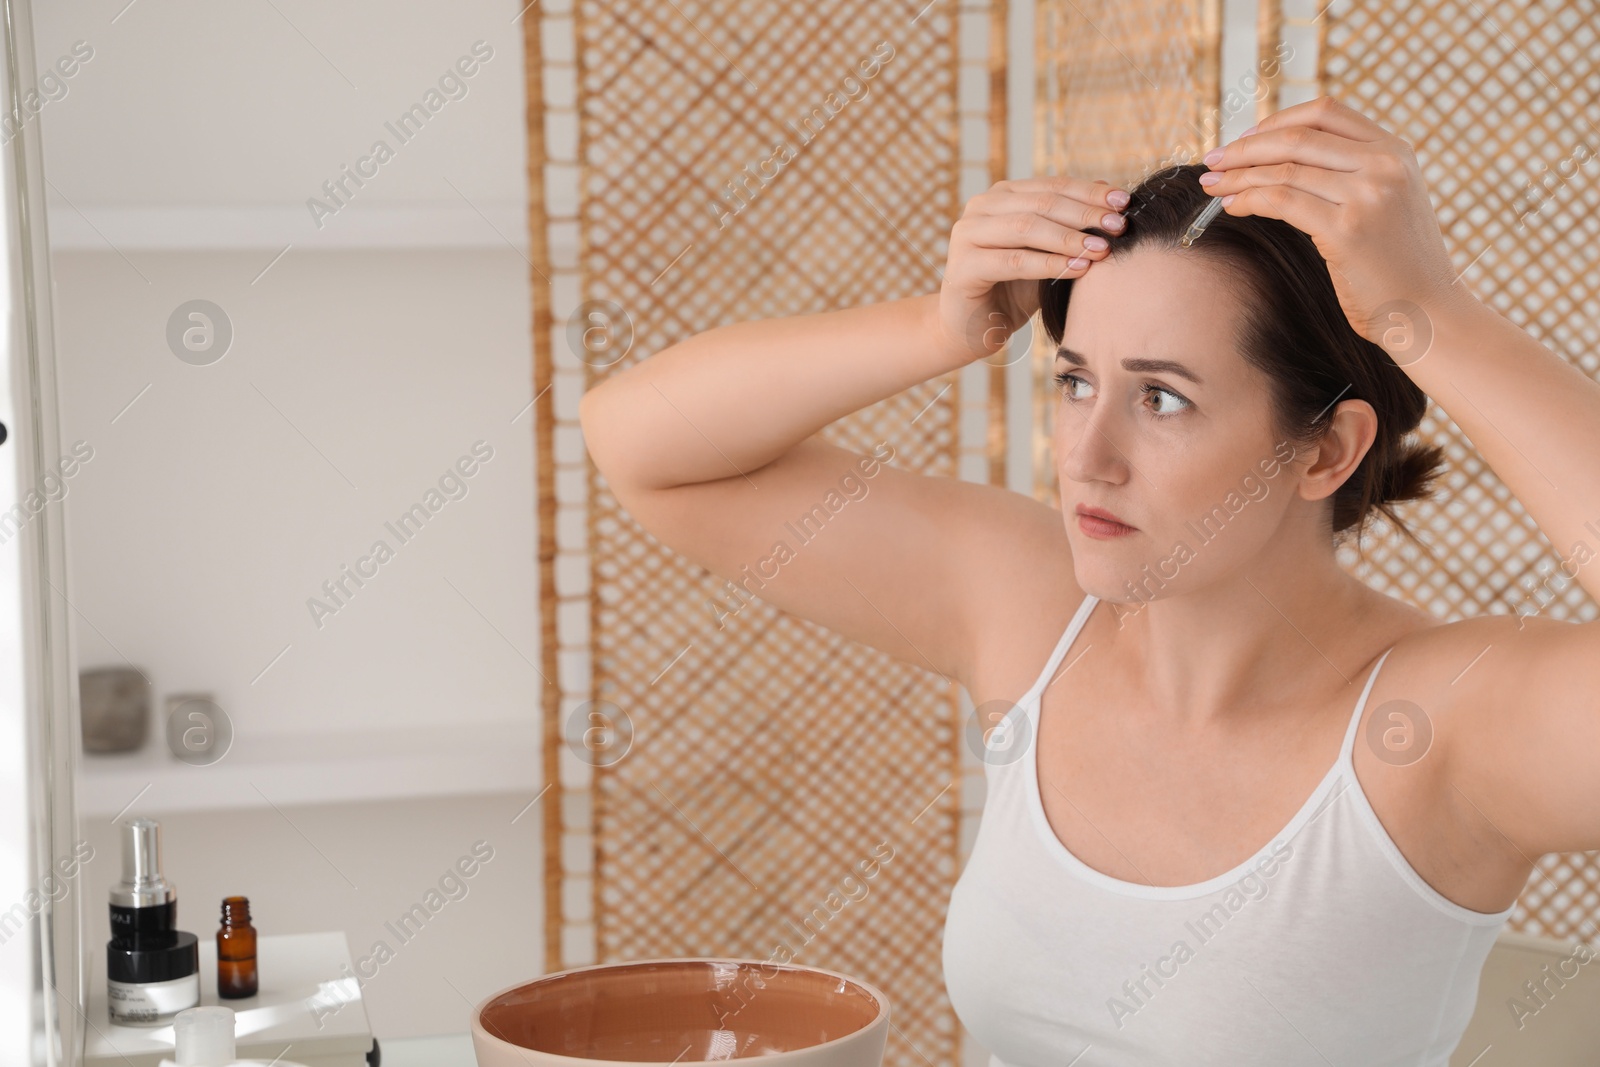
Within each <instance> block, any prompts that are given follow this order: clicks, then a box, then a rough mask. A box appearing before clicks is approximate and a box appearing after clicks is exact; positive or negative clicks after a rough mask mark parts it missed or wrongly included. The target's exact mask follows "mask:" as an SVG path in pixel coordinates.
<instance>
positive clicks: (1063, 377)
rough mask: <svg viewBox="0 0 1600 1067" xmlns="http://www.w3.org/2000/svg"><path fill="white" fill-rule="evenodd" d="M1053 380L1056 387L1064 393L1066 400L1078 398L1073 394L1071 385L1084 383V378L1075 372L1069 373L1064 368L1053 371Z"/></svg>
mask: <svg viewBox="0 0 1600 1067" xmlns="http://www.w3.org/2000/svg"><path fill="white" fill-rule="evenodd" d="M1055 382H1056V388H1057V389H1059V390H1061V391H1062V392H1063V393H1064V394H1065V395H1066V399H1068V400H1077V399H1079V398H1078V396H1076V395H1074V394H1073V392H1072V388H1073V386H1075V385H1083V384H1086V383H1085V382H1084V380H1083V379H1082V378H1080V377H1078V376H1077V375H1076V374H1069V373H1068V372H1067V371H1064V370H1063V371H1057V372H1056V373H1055Z"/></svg>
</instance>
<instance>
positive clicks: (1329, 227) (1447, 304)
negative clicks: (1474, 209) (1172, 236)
mask: <svg viewBox="0 0 1600 1067" xmlns="http://www.w3.org/2000/svg"><path fill="white" fill-rule="evenodd" d="M1218 153H1220V155H1219V154H1218ZM1205 162H1206V164H1207V165H1208V166H1210V167H1211V171H1210V173H1208V174H1207V175H1206V176H1205V177H1204V178H1202V185H1203V186H1204V188H1205V189H1206V191H1207V192H1209V193H1211V194H1212V195H1214V196H1222V197H1227V198H1231V199H1225V200H1224V204H1225V207H1224V209H1223V210H1225V211H1226V212H1227V213H1228V214H1230V215H1260V216H1265V217H1267V218H1274V219H1282V220H1283V221H1284V222H1287V223H1289V225H1291V226H1293V227H1295V228H1296V229H1298V230H1301V231H1303V232H1304V233H1306V234H1307V235H1309V236H1310V237H1311V239H1312V240H1313V241H1314V242H1316V246H1317V250H1318V251H1319V252H1321V253H1322V258H1323V259H1324V260H1326V261H1327V264H1328V272H1329V274H1330V275H1331V276H1332V278H1333V286H1334V289H1335V291H1336V292H1337V293H1338V297H1339V305H1340V307H1342V308H1343V309H1344V313H1345V317H1346V318H1348V319H1349V320H1350V325H1351V326H1352V327H1353V328H1354V329H1355V330H1356V332H1357V333H1359V334H1361V336H1363V337H1365V338H1366V339H1367V340H1369V341H1372V342H1373V343H1374V344H1378V345H1382V346H1384V347H1385V348H1386V349H1393V348H1395V347H1396V346H1395V345H1392V344H1390V343H1388V342H1390V341H1394V340H1397V337H1396V333H1395V332H1394V330H1395V327H1396V325H1397V323H1401V322H1402V320H1404V319H1405V318H1406V317H1408V316H1411V315H1414V314H1417V313H1419V312H1420V314H1421V315H1422V316H1423V317H1424V322H1423V323H1421V324H1415V323H1410V322H1406V323H1404V325H1406V326H1416V327H1417V328H1428V324H1427V321H1426V320H1427V319H1428V318H1429V317H1431V316H1436V315H1440V314H1445V313H1447V312H1448V311H1449V310H1450V309H1452V308H1454V307H1458V306H1460V305H1461V302H1462V301H1473V300H1475V299H1476V298H1475V297H1474V296H1472V294H1471V293H1470V292H1469V291H1468V290H1467V289H1466V287H1465V286H1462V285H1456V284H1454V283H1455V278H1456V275H1455V271H1454V269H1453V268H1452V267H1451V264H1450V257H1449V255H1448V254H1447V253H1446V251H1445V246H1444V238H1443V237H1442V236H1441V234H1440V232H1439V223H1438V220H1437V219H1436V218H1435V217H1434V213H1433V204H1432V203H1431V202H1430V201H1429V199H1428V189H1427V186H1426V185H1425V184H1424V182H1423V180H1422V172H1421V170H1420V168H1419V167H1418V166H1417V159H1416V156H1415V155H1414V154H1413V153H1412V151H1411V146H1410V145H1409V144H1408V143H1406V142H1405V141H1404V140H1402V139H1401V138H1399V137H1396V136H1395V135H1394V134H1392V133H1390V132H1389V131H1388V130H1385V129H1384V128H1383V127H1381V126H1379V125H1378V124H1377V123H1375V122H1373V121H1372V120H1371V119H1369V118H1367V117H1366V116H1365V115H1362V114H1361V113H1360V112H1358V111H1355V110H1353V109H1352V108H1350V107H1347V106H1346V105H1344V104H1341V103H1340V102H1339V101H1337V100H1335V99H1333V98H1332V97H1327V96H1324V97H1319V98H1317V99H1316V100H1309V101H1307V102H1305V103H1303V104H1296V105H1294V106H1293V107H1288V108H1285V109H1283V110H1282V111H1279V112H1277V113H1276V114H1273V115H1269V116H1268V117H1267V118H1265V119H1263V120H1262V121H1261V123H1260V124H1259V125H1258V126H1256V127H1254V128H1253V132H1251V133H1250V134H1248V135H1246V136H1243V137H1240V138H1239V139H1237V140H1235V141H1233V142H1231V143H1229V144H1226V145H1224V146H1223V147H1221V148H1219V149H1215V150H1213V151H1212V152H1210V153H1207V155H1206V159H1205ZM1212 175H1215V177H1216V178H1217V179H1218V180H1217V181H1215V182H1214V183H1212V184H1209V185H1207V184H1205V181H1206V179H1207V178H1210V177H1211V176H1212ZM1202 240H1204V238H1202ZM1400 347H1402V348H1403V347H1404V346H1403V344H1402V345H1401V346H1400ZM1395 355H1396V358H1397V361H1398V360H1399V359H1400V357H1399V354H1398V353H1395Z"/></svg>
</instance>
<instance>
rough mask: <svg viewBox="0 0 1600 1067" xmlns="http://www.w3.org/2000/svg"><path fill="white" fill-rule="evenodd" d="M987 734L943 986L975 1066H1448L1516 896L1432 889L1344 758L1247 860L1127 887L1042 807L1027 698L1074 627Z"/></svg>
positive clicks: (1079, 618)
mask: <svg viewBox="0 0 1600 1067" xmlns="http://www.w3.org/2000/svg"><path fill="white" fill-rule="evenodd" d="M1096 602H1097V598H1095V597H1093V596H1088V597H1085V598H1084V602H1083V605H1082V606H1081V607H1080V608H1079V609H1078V612H1077V614H1076V615H1075V616H1073V619H1072V622H1071V623H1070V624H1068V626H1067V630H1066V632H1065V633H1064V634H1062V636H1061V640H1060V641H1059V643H1058V644H1057V645H1056V648H1055V651H1054V652H1052V653H1051V656H1050V660H1049V662H1048V663H1047V664H1046V665H1045V669H1044V671H1043V672H1041V673H1040V675H1039V678H1038V680H1037V681H1035V682H1034V684H1033V687H1032V688H1030V689H1029V690H1028V692H1027V693H1026V694H1025V695H1024V696H1023V697H1022V699H1021V700H1020V701H1019V702H1018V705H1019V707H1018V710H1017V711H1015V712H1013V713H1012V714H1011V716H1009V717H1008V720H1007V721H1004V722H1003V723H1002V724H1001V725H1000V726H997V727H996V728H995V729H994V730H992V731H991V732H990V734H989V737H988V738H987V740H986V742H985V760H984V776H985V779H986V781H987V788H988V792H987V796H986V799H985V801H984V809H983V817H982V821H981V822H980V823H979V826H978V833H977V837H976V839H975V840H974V842H973V847H972V853H971V855H970V856H969V857H968V859H967V862H966V865H965V867H963V869H962V871H961V876H960V878H959V879H958V881H957V882H956V885H955V887H954V889H953V890H952V892H951V896H950V905H949V912H948V915H947V917H946V923H945V930H944V945H943V954H944V976H945V986H946V989H947V990H948V992H949V996H950V1002H951V1005H952V1007H953V1008H954V1009H955V1012H956V1015H957V1016H958V1017H959V1018H960V1020H961V1022H962V1023H963V1024H964V1025H965V1026H966V1027H967V1029H968V1030H970V1031H971V1032H972V1035H973V1036H974V1037H975V1038H977V1040H978V1041H979V1042H980V1043H981V1044H982V1045H983V1046H984V1047H985V1048H986V1049H988V1050H989V1052H990V1053H991V1054H992V1056H991V1059H990V1060H989V1067H1068V1065H1071V1067H1167V1065H1171V1067H1179V1065H1183V1067H1194V1065H1198V1064H1218V1065H1222V1064H1226V1065H1228V1067H1239V1065H1241V1064H1272V1065H1273V1067H1291V1065H1298V1064H1306V1065H1308V1067H1312V1065H1314V1067H1328V1065H1330V1064H1333V1065H1337V1067H1347V1065H1348V1067H1355V1065H1360V1067H1388V1065H1392V1067H1400V1065H1402V1064H1403V1065H1405V1067H1447V1065H1448V1061H1449V1057H1450V1053H1451V1050H1452V1049H1454V1048H1455V1046H1456V1044H1457V1042H1459V1041H1460V1039H1461V1034H1462V1031H1463V1030H1465V1029H1466V1026H1467V1020H1468V1018H1469V1017H1470V1016H1471V1015H1472V1011H1473V1007H1474V1004H1475V1003H1476V1000H1477V993H1478V976H1479V974H1480V972H1481V971H1482V969H1483V963H1484V959H1485V958H1486V957H1487V956H1488V953H1489V949H1490V947H1491V946H1492V945H1493V943H1494V940H1495V937H1496V935H1497V934H1498V933H1499V931H1500V928H1501V927H1502V926H1503V925H1504V924H1505V921H1506V919H1507V918H1509V917H1510V915H1511V912H1512V910H1513V909H1514V908H1515V907H1516V905H1515V904H1513V905H1512V906H1511V907H1509V908H1506V909H1505V910H1504V911H1501V912H1496V913H1494V914H1488V913H1485V912H1479V911H1473V910H1471V909H1469V908H1465V907H1462V906H1461V905H1459V904H1456V903H1454V902H1453V901H1451V900H1449V899H1447V898H1446V897H1444V896H1443V895H1442V894H1440V893H1439V892H1438V891H1437V890H1435V889H1434V888H1433V887H1431V886H1429V885H1428V883H1427V882H1425V881H1424V880H1423V879H1422V877H1421V876H1420V875H1418V874H1417V872H1416V871H1415V870H1413V869H1412V867H1411V865H1410V864H1409V863H1408V862H1407V861H1406V859H1405V857H1404V856H1403V855H1402V854H1401V852H1400V850H1399V849H1398V848H1397V847H1396V846H1395V844H1394V842H1393V841H1392V840H1391V839H1390V837H1389V835H1388V833H1387V832H1386V831H1385V830H1384V828H1383V824H1382V823H1381V822H1380V821H1379V820H1378V817H1377V815H1376V814H1375V813H1374V812H1373V810H1372V806H1371V804H1370V803H1368V801H1367V797H1366V794H1365V793H1364V792H1363V791H1362V788H1361V783H1360V782H1359V780H1358V779H1357V778H1356V775H1355V769H1354V765H1353V764H1352V762H1351V753H1352V751H1353V744H1354V740H1355V736H1356V728H1357V725H1358V724H1359V723H1360V720H1361V712H1362V709H1363V708H1364V707H1365V705H1366V702H1367V694H1368V693H1370V692H1371V691H1372V683H1373V681H1374V679H1376V678H1377V676H1378V671H1379V669H1381V668H1382V667H1383V661H1384V659H1387V658H1388V655H1389V653H1388V652H1385V653H1384V654H1383V656H1382V657H1380V658H1379V660H1378V662H1377V663H1376V664H1375V665H1374V666H1373V668H1372V672H1371V674H1370V675H1368V677H1367V683H1366V686H1365V688H1363V689H1362V691H1361V697H1360V699H1359V700H1358V701H1357V702H1356V708H1355V712H1354V714H1353V715H1352V716H1351V719H1350V725H1349V727H1348V728H1347V729H1346V731H1345V736H1344V744H1343V745H1342V747H1341V748H1340V749H1339V758H1338V759H1337V760H1336V761H1335V762H1334V765H1333V766H1332V767H1331V768H1329V770H1328V773H1327V774H1326V776H1324V778H1323V780H1322V782H1321V783H1320V784H1319V785H1318V786H1317V787H1316V789H1315V790H1313V791H1312V793H1311V796H1310V797H1309V798H1307V800H1306V801H1305V804H1304V805H1303V806H1302V807H1301V809H1300V810H1299V811H1298V812H1297V813H1296V814H1295V816H1294V817H1293V818H1292V819H1290V820H1289V824H1288V825H1287V826H1285V827H1284V828H1283V829H1282V831H1280V832H1279V833H1278V834H1277V835H1276V836H1275V837H1274V838H1273V839H1272V841H1270V842H1268V844H1266V845H1264V846H1263V847H1262V848H1261V850H1260V851H1259V852H1257V853H1256V855H1255V856H1254V857H1252V858H1251V859H1249V860H1246V861H1245V862H1244V863H1241V864H1240V865H1239V866H1237V867H1235V868H1234V869H1233V870H1231V871H1228V872H1227V873H1225V874H1219V875H1217V876H1216V877H1215V878H1210V879H1207V880H1206V881H1204V882H1199V883H1196V884H1194V885H1184V886H1150V885H1142V884H1138V883H1134V882H1126V881H1123V880H1121V879H1119V878H1113V877H1111V876H1109V875H1107V874H1104V873H1102V872H1100V871H1097V870H1095V869H1094V868H1092V867H1090V866H1088V865H1087V864H1085V863H1083V862H1082V861H1081V860H1079V859H1078V858H1077V857H1076V856H1074V855H1073V854H1072V853H1071V852H1069V851H1067V848H1066V846H1065V845H1063V844H1062V843H1061V841H1060V839H1059V838H1058V837H1056V835H1055V832H1054V831H1053V830H1051V828H1050V824H1049V822H1048V821H1047V820H1046V818H1045V813H1044V807H1043V805H1042V804H1041V803H1040V797H1039V780H1038V767H1037V762H1036V747H1037V746H1035V745H1034V744H1033V739H1034V738H1036V737H1038V735H1039V702H1040V696H1041V694H1042V693H1043V691H1044V689H1045V688H1046V686H1047V684H1048V682H1049V680H1050V679H1051V678H1053V677H1054V676H1055V673H1056V668H1057V666H1058V665H1059V664H1060V663H1061V661H1062V660H1063V659H1064V657H1065V656H1066V653H1067V651H1068V649H1069V648H1070V647H1071V645H1072V642H1073V640H1074V638H1076V637H1077V634H1078V631H1079V630H1081V629H1082V627H1083V624H1084V623H1085V621H1087V619H1088V617H1089V613H1090V611H1092V610H1093V608H1094V605H1095V603H1096Z"/></svg>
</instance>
